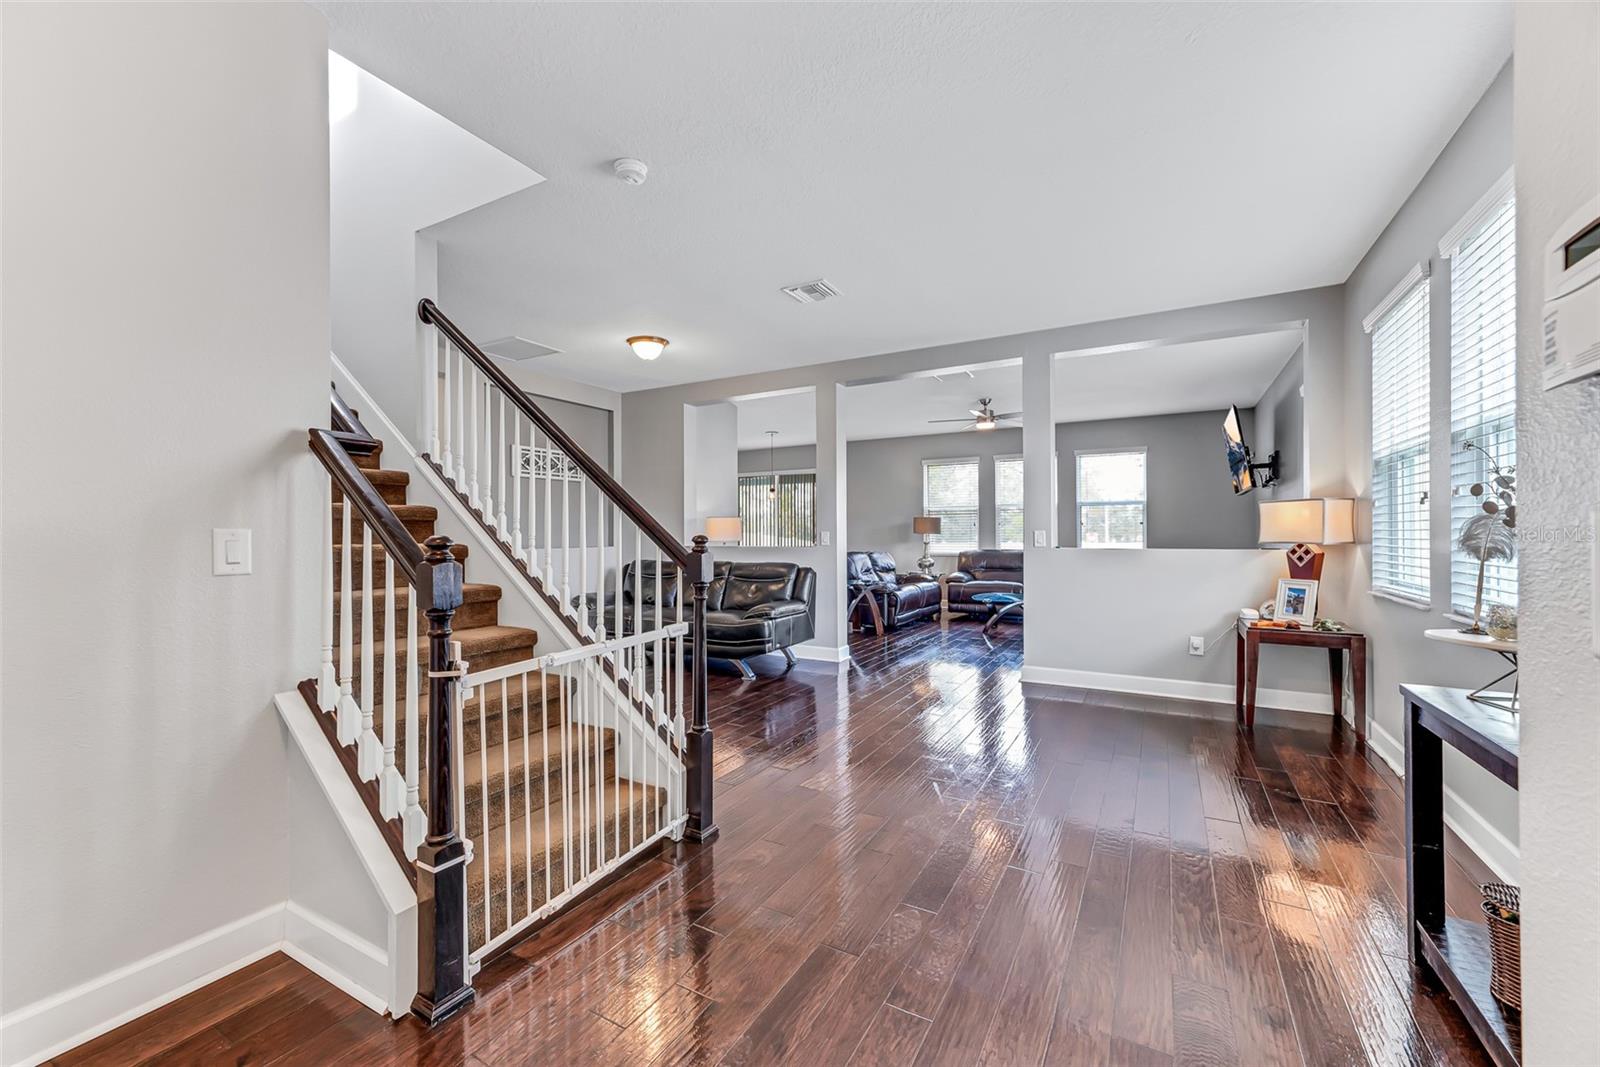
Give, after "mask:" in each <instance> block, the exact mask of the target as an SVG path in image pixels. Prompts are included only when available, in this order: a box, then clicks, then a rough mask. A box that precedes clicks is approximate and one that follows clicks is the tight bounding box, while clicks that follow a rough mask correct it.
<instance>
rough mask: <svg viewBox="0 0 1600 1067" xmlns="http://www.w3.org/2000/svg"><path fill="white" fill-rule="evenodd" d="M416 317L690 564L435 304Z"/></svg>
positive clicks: (425, 303) (664, 547) (674, 556)
mask: <svg viewBox="0 0 1600 1067" xmlns="http://www.w3.org/2000/svg"><path fill="white" fill-rule="evenodd" d="M417 317H418V318H420V319H421V320H422V321H423V322H426V323H430V324H432V325H434V326H436V327H438V328H439V331H440V332H441V333H443V334H444V335H445V336H446V337H448V338H449V339H450V343H451V344H453V345H455V346H456V347H457V348H459V349H460V350H461V351H462V352H464V353H465V354H466V356H467V358H468V359H470V360H472V362H473V363H474V364H476V365H477V368H478V369H479V370H480V371H482V372H483V373H484V374H485V375H487V376H488V378H489V380H490V381H491V382H493V383H494V384H495V385H496V386H498V387H499V389H500V391H501V392H502V393H504V394H505V395H506V396H507V397H508V398H509V399H510V400H511V404H512V406H513V407H515V408H516V409H517V410H518V411H520V412H522V414H524V415H526V416H527V417H528V419H529V421H531V422H532V423H533V424H534V425H535V426H537V427H539V429H541V430H543V431H544V433H545V436H546V437H548V438H549V439H550V440H551V441H553V442H555V445H556V447H557V448H559V449H560V450H561V451H562V452H564V453H565V454H566V455H567V456H568V457H569V458H571V459H572V460H574V461H575V462H576V463H577V464H578V466H579V467H581V468H583V473H584V474H585V475H586V476H587V477H588V479H589V480H590V481H591V482H593V483H594V484H595V486H596V487H597V488H599V490H600V492H601V493H603V494H604V495H605V496H606V497H607V498H608V499H609V500H610V501H611V503H612V504H614V505H616V506H617V507H619V508H621V509H622V513H623V514H624V515H626V516H627V517H628V518H629V519H630V520H631V521H632V522H633V524H634V525H635V526H636V527H638V528H639V531H640V532H641V533H643V534H644V535H645V536H646V537H648V538H650V540H651V541H654V542H655V544H656V546H657V547H658V548H660V549H661V551H663V552H665V553H666V554H667V556H668V557H669V558H670V559H671V560H672V561H673V562H674V563H676V564H677V565H678V566H680V567H683V568H687V567H688V566H689V550H688V549H687V548H686V547H685V546H684V545H683V544H682V543H681V542H679V541H678V539H677V538H675V537H673V536H672V535H671V534H670V533H668V532H667V529H666V527H664V526H662V525H661V524H660V523H659V522H657V521H656V518H655V516H654V515H651V514H650V512H648V511H646V510H645V507H644V505H643V504H641V503H639V502H638V501H637V500H635V499H634V498H633V495H632V494H630V493H629V492H628V491H627V490H626V489H624V488H622V486H621V484H619V483H618V482H617V480H616V479H615V478H613V477H611V474H610V472H609V471H607V470H606V469H605V468H604V467H602V466H601V465H600V463H599V462H598V461H597V460H596V459H595V458H594V457H593V456H591V455H589V453H587V452H585V451H584V450H583V449H582V448H580V447H579V446H578V443H577V442H576V441H574V440H573V439H572V438H571V437H569V436H568V435H567V432H566V431H565V430H563V429H562V428H561V427H560V426H558V425H556V421H555V420H554V419H552V418H551V417H550V416H549V415H547V414H545V412H544V409H543V408H541V407H539V405H538V404H535V403H534V402H533V401H532V400H529V399H528V395H527V394H526V393H524V392H523V391H522V390H521V388H519V387H518V386H517V383H516V382H514V381H512V380H511V379H510V378H509V377H507V376H506V373H505V371H503V370H501V369H500V368H499V367H497V366H495V365H494V361H493V360H491V359H490V358H489V357H488V356H487V355H485V354H484V353H483V350H482V349H480V348H479V347H478V346H477V345H475V344H473V343H472V339H471V338H470V337H468V336H467V335H466V334H464V333H462V332H461V328H460V327H459V326H457V325H456V324H455V323H453V322H451V321H450V319H449V318H448V317H446V316H445V313H444V312H442V311H440V310H439V307H438V305H437V304H435V303H434V302H433V301H432V300H429V299H428V298H427V297H424V298H423V299H422V300H421V301H419V302H418V304H417Z"/></svg>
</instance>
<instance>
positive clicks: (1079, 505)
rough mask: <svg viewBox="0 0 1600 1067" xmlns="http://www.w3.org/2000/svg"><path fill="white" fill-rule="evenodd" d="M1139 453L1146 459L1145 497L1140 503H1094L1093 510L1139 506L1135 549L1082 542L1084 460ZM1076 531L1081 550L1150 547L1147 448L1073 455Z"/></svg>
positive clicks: (1091, 450) (1083, 451)
mask: <svg viewBox="0 0 1600 1067" xmlns="http://www.w3.org/2000/svg"><path fill="white" fill-rule="evenodd" d="M1133 453H1138V454H1139V455H1141V456H1143V457H1144V466H1143V470H1144V495H1143V496H1142V497H1141V498H1139V499H1138V500H1091V501H1089V504H1090V506H1091V507H1106V506H1111V507H1127V506H1129V505H1131V504H1137V505H1139V543H1138V544H1136V545H1114V544H1088V543H1086V542H1085V541H1084V539H1083V507H1084V500H1083V457H1085V456H1121V455H1131V454H1133ZM1072 479H1073V480H1072V500H1073V509H1074V512H1075V514H1074V515H1073V517H1072V518H1073V527H1074V529H1076V531H1077V540H1078V547H1079V548H1110V549H1124V550H1125V549H1141V548H1148V547H1150V450H1149V448H1147V447H1145V446H1144V445H1140V446H1139V447H1137V448H1080V449H1078V450H1077V451H1075V452H1074V453H1073V454H1072Z"/></svg>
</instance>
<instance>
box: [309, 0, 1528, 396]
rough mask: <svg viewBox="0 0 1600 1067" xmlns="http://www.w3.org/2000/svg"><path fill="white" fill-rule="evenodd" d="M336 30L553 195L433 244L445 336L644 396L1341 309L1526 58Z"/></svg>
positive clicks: (1058, 12)
mask: <svg viewBox="0 0 1600 1067" xmlns="http://www.w3.org/2000/svg"><path fill="white" fill-rule="evenodd" d="M319 6H320V7H321V9H322V10H323V11H324V12H325V13H326V15H327V17H328V20H329V23H330V25H331V31H332V46H333V48H334V49H335V50H336V51H338V52H340V53H342V54H344V55H346V56H348V57H350V58H351V59H353V60H354V61H356V62H357V63H359V64H360V65H362V66H363V67H366V68H367V69H368V70H370V71H372V72H373V73H375V74H377V75H378V76H379V77H381V78H383V79H385V80H387V81H389V82H390V83H392V84H394V85H395V86H397V87H398V88H400V89H401V90H403V91H404V92H407V93H409V94H411V95H412V96H414V97H416V98H417V99H418V100H420V101H421V102H422V103H424V104H426V105H428V106H429V107H431V108H433V109H435V110H437V111H438V112H439V113H441V114H443V115H445V116H446V117H448V118H450V119H452V120H454V121H456V122H458V123H460V124H461V125H462V126H464V127H466V128H467V129H468V130H470V131H471V132H473V133H475V134H477V135H479V136H480V137H483V138H484V139H485V140H487V141H489V142H490V143H492V144H494V145H496V146H497V147H499V148H501V149H503V150H505V151H506V152H509V153H510V154H511V155H513V156H515V157H516V158H518V159H520V160H522V161H523V162H525V163H527V164H528V165H529V166H531V167H533V168H534V169H535V170H537V171H538V172H539V173H541V174H543V175H545V176H546V177H547V178H548V181H547V182H546V183H545V184H543V185H540V186H539V187H537V188H535V189H530V190H527V191H525V192H522V193H518V194H515V195H513V196H510V197H507V198H505V199H504V200H501V201H499V202H497V203H494V204H490V205H487V206H485V207H483V208H480V209H478V210H476V211H473V212H470V213H469V214H467V215H465V216H462V217H460V218H458V219H455V220H452V221H450V222H447V223H444V224H442V225H441V226H439V227H437V228H436V232H437V234H438V236H439V239H440V241H441V247H442V252H441V276H442V291H441V295H442V297H443V302H444V304H445V306H446V310H447V311H448V313H449V314H450V315H451V316H452V317H454V318H455V319H456V320H457V321H458V322H459V323H461V324H462V325H463V327H464V328H465V329H467V330H468V332H470V333H471V334H473V335H474V336H477V337H482V338H494V337H505V336H508V335H513V334H516V335H521V336H525V337H536V338H538V339H540V340H541V341H543V342H545V343H547V344H551V345H554V346H555V347H557V348H560V349H562V350H563V354H561V355H558V356H551V357H548V358H546V359H541V360H539V361H537V362H538V366H539V368H540V369H541V370H545V371H550V372H554V373H558V374H563V375H566V376H569V377H572V378H576V379H579V380H582V381H586V382H591V383H594V384H598V385H604V386H608V387H610V388H615V389H622V390H632V389H638V388H645V387H650V386H655V385H664V384H670V383H677V382H684V381H694V380H702V379H708V378H715V377H721V376H724V375H730V374H738V373H747V372H751V371H759V370H764V369H769V368H775V367H783V366H794V365H803V364H809V363H817V362H823V361H827V360H833V359H841V358H848V357H852V356H860V355H869V354H873V353H878V352H887V351H897V350H901V349H906V348H916V347H921V346H925V345H931V344H939V343H946V342H952V341H959V340H969V339H975V338H982V337H989V336H995V335H1000V334H1008V333H1016V332H1019V331H1025V330H1032V329H1043V328H1048V327H1052V326H1060V325H1067V324H1071V323H1075V322H1086V321H1094V320H1098V319H1106V318H1116V317H1120V316H1125V315H1132V314H1141V313H1146V312H1151V311H1157V310H1164V309H1170V308H1175V307H1185V306H1192V305H1196V304H1204V303H1210V302H1213V301H1218V300H1228V299H1236V298H1242V297H1249V296H1256V295H1261V294H1264V293H1271V292H1284V291H1288V290H1294V289H1300V288H1305V287H1310V286H1317V285H1326V284H1333V283H1338V282H1342V281H1343V280H1344V279H1345V278H1346V277H1347V276H1348V275H1349V273H1350V271H1351V269H1352V268H1353V267H1354V266H1355V264H1356V262H1357V261H1358V259H1359V258H1360V256H1361V254H1362V253H1363V252H1364V250H1365V249H1366V248H1367V247H1368V246H1369V245H1370V244H1371V242H1372V241H1373V239H1374V238H1375V237H1376V236H1377V234H1378V233H1379V232H1380V231H1381V229H1382V227H1383V226H1384V224H1385V223H1386V222H1387V221H1388V219H1389V218H1390V216H1391V215H1392V214H1393V212H1394V211H1395V210H1396V209H1397V208H1398V207H1399V205H1400V204H1401V203H1402V202H1403V200H1404V198H1405V197H1406V195H1407V194H1408V193H1409V192H1410V190H1411V189H1412V187H1413V186H1414V185H1415V184H1416V182H1417V181H1418V180H1419V179H1420V178H1421V176H1422V174H1423V173H1424V172H1425V171H1426V169H1427V167H1428V166H1429V164H1430V163H1431V162H1432V160H1433V159H1434V157H1435V156H1436V155H1437V154H1438V152H1439V150H1440V149H1441V148H1442V147H1443V145H1444V144H1445V142H1446V141H1447V140H1448V138H1449V137H1450V135H1451V133H1452V132H1453V131H1454V130H1455V128H1456V126H1457V125H1458V124H1459V123H1460V121H1461V120H1462V119H1463V118H1464V117H1465V116H1466V114H1467V112H1468V111H1469V110H1470V108H1471V106H1472V104H1473V103H1474V102H1475V101H1476V99H1477V98H1478V96H1479V95H1480V94H1481V93H1482V91H1483V89H1484V88H1485V87H1486V86H1487V85H1488V83H1489V81H1490V80H1491V79H1492V78H1493V76H1494V74H1495V73H1496V72H1497V70H1498V69H1499V68H1500V66H1501V65H1502V64H1503V63H1504V62H1505V60H1506V58H1507V57H1508V56H1509V54H1510V50H1511V28H1510V12H1509V5H1507V4H1503V3H1415V4H1400V3H1392V4H1391V3H1384V4H1365V3H1353V4H1341V3H1328V4H1298V3H1272V4H1266V3H1226V4H1203V3H1197V4H1131V3H1130V4H1038V5H1017V4H1007V3H997V4H859V5H841V4H782V3H780V4H749V5H745V4H709V5H693V4H661V5H655V4H504V5H501V4H439V3H408V4H390V3H344V2H340V3H333V2H324V3H321V4H319ZM622 155H634V156H639V157H641V158H643V159H644V160H646V161H647V162H648V163H649V164H650V179H649V181H648V182H647V183H646V184H645V185H643V186H639V187H628V186H624V185H622V184H621V183H620V182H618V181H617V180H616V179H615V178H614V177H613V176H612V175H611V172H610V161H611V160H612V159H614V158H615V157H618V156H622ZM821 276H825V277H827V278H828V279H829V280H830V281H832V282H833V283H834V284H835V285H837V286H838V288H839V289H840V290H841V291H842V293H843V295H842V296H841V297H839V298H837V299H835V300H831V301H828V302H826V303H823V304H817V305H811V306H803V305H800V304H796V303H794V302H793V301H791V300H789V299H788V298H786V297H784V296H782V295H781V294H779V292H778V288H779V287H780V286H783V285H789V284H794V283H797V282H803V281H808V280H810V279H813V278H817V277H821ZM640 332H644V333H660V334H662V335H664V336H666V337H668V338H670V339H671V340H672V342H673V343H672V347H671V348H670V349H669V350H668V352H667V354H666V356H665V357H664V358H662V359H660V360H658V361H656V362H655V363H648V364H647V363H643V362H641V361H639V360H638V359H636V358H634V357H633V356H632V355H631V354H630V353H629V352H628V351H627V349H626V348H625V347H624V346H623V344H622V339H623V338H624V337H626V336H628V335H629V334H631V333H640Z"/></svg>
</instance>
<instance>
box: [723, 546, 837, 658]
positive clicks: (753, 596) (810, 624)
mask: <svg viewBox="0 0 1600 1067" xmlns="http://www.w3.org/2000/svg"><path fill="white" fill-rule="evenodd" d="M713 573H714V575H715V577H714V578H713V580H712V582H711V587H710V588H709V589H708V590H707V591H706V656H707V657H709V658H711V659H725V660H731V661H733V663H734V665H735V666H737V667H738V668H739V673H740V674H742V675H744V676H745V677H746V678H754V677H755V672H754V671H752V670H751V669H750V666H749V664H747V663H746V662H745V661H746V660H748V659H750V658H751V657H752V656H760V655H764V654H766V653H768V652H782V653H783V658H784V659H786V660H788V662H789V666H791V667H793V666H794V653H793V652H790V651H789V649H790V648H792V647H793V646H795V645H798V644H800V643H801V642H802V641H809V640H811V638H812V637H814V636H816V632H817V572H816V571H814V570H812V569H811V568H810V567H802V566H800V565H799V564H796V563H733V562H729V561H725V560H721V561H718V562H717V564H716V568H715V570H714V572H713Z"/></svg>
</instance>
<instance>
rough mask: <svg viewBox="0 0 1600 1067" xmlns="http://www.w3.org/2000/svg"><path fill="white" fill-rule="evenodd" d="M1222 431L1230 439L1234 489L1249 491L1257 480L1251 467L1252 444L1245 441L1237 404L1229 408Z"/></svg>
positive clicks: (1229, 455)
mask: <svg viewBox="0 0 1600 1067" xmlns="http://www.w3.org/2000/svg"><path fill="white" fill-rule="evenodd" d="M1222 432H1223V434H1224V436H1226V437H1227V439H1228V473H1229V474H1230V475H1232V476H1233V491H1234V492H1235V493H1248V492H1249V491H1250V490H1252V489H1254V488H1255V487H1256V482H1255V474H1254V472H1253V471H1251V469H1250V446H1249V445H1247V444H1245V442H1244V428H1243V426H1241V425H1240V422H1239V407H1238V405H1237V404H1235V405H1233V406H1232V407H1230V408H1228V416H1227V418H1225V419H1223V420H1222Z"/></svg>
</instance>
